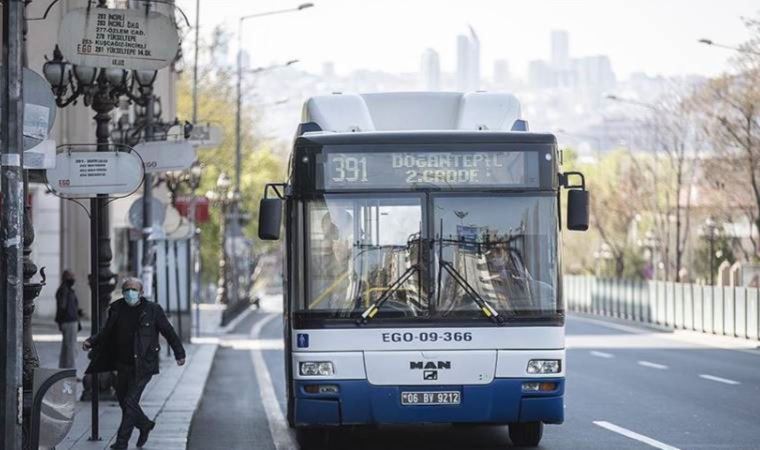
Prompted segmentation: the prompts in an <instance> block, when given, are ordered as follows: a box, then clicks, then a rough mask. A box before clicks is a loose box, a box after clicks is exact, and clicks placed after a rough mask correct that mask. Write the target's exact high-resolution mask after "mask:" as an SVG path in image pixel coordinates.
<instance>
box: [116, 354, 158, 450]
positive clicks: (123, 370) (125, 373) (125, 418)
mask: <svg viewBox="0 0 760 450" xmlns="http://www.w3.org/2000/svg"><path fill="white" fill-rule="evenodd" d="M116 373H117V374H116V398H117V399H119V406H121V424H120V425H119V431H118V433H117V434H116V440H117V441H119V442H128V441H129V437H130V436H131V435H132V429H133V428H134V427H137V428H139V429H143V428H146V427H148V426H149V425H150V424H151V423H152V421H151V420H150V419H148V417H147V416H146V415H145V413H144V412H143V410H142V408H140V397H141V396H142V393H143V391H144V390H145V386H147V385H148V382H149V381H150V379H151V377H152V375H141V376H140V377H139V378H138V377H137V376H136V373H135V368H134V366H124V365H121V364H119V365H118V366H117V372H116Z"/></svg>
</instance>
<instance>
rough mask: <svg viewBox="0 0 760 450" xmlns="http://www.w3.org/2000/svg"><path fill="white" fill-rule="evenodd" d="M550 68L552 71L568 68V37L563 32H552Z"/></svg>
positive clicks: (566, 33)
mask: <svg viewBox="0 0 760 450" xmlns="http://www.w3.org/2000/svg"><path fill="white" fill-rule="evenodd" d="M551 52H552V54H551V61H550V62H551V66H552V69H554V70H568V69H569V68H570V35H569V34H568V32H567V31H565V30H552V33H551Z"/></svg>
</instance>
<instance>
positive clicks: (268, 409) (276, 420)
mask: <svg viewBox="0 0 760 450" xmlns="http://www.w3.org/2000/svg"><path fill="white" fill-rule="evenodd" d="M277 317H279V315H277V314H270V315H268V316H266V317H263V318H261V319H260V320H259V321H258V322H256V325H254V326H253V328H252V329H251V339H253V340H254V341H255V342H256V341H258V340H259V335H260V334H261V329H262V328H264V326H265V325H266V324H268V323H269V322H271V321H272V320H274V319H276V318H277ZM251 359H252V360H253V369H254V371H255V372H256V381H257V382H258V384H259V392H260V393H261V401H262V403H263V404H264V412H265V413H266V415H267V422H268V423H269V434H271V435H272V442H273V443H274V447H275V448H276V449H277V450H293V449H295V448H298V445H297V444H296V442H295V439H294V438H293V435H292V434H291V432H290V430H289V429H288V425H287V421H286V420H285V414H283V413H282V407H280V402H279V401H277V394H276V393H275V392H274V385H272V376H271V375H270V373H269V369H268V368H267V363H266V361H264V356H263V355H262V354H261V347H260V346H255V347H254V348H253V349H252V350H251Z"/></svg>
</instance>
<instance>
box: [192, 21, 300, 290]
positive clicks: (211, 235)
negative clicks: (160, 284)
mask: <svg viewBox="0 0 760 450" xmlns="http://www.w3.org/2000/svg"><path fill="white" fill-rule="evenodd" d="M215 36H216V35H215ZM222 37H223V36H222ZM217 38H218V39H221V38H220V37H219V36H217ZM205 50H206V51H207V52H209V53H213V48H211V49H205ZM199 73H200V76H199V83H198V122H199V123H201V124H206V123H210V124H212V125H215V126H217V127H220V128H221V130H222V142H221V144H220V145H219V146H218V147H217V148H212V149H203V150H200V151H199V152H198V158H199V160H200V162H201V164H202V166H203V178H202V181H201V186H200V188H199V189H198V193H199V194H200V195H204V194H205V193H207V192H209V191H214V190H215V189H216V183H217V179H218V178H219V175H220V174H221V173H222V172H224V173H226V174H227V175H228V176H229V177H230V178H231V179H233V181H234V177H235V111H236V97H235V89H234V78H233V77H232V76H231V74H232V72H231V71H230V69H229V68H225V67H223V66H217V65H215V64H213V63H209V64H208V65H205V66H203V67H202V68H201V69H200V70H199ZM191 83H192V76H191V74H190V73H188V74H187V76H186V77H185V78H182V79H180V80H179V82H178V86H177V115H178V117H180V118H181V119H185V120H190V119H191V117H192V103H193V102H192V96H193V89H192V84H191ZM252 117H254V111H253V108H251V107H250V106H248V107H244V108H243V113H242V121H241V123H242V126H241V129H242V132H241V147H242V171H241V172H242V173H241V189H240V190H241V195H242V202H243V212H247V213H249V214H250V216H251V219H252V220H251V221H250V223H248V224H247V226H246V227H245V233H246V235H247V236H248V237H249V238H253V237H254V236H256V231H257V230H256V228H257V222H258V220H257V219H258V206H259V199H260V198H261V196H262V194H263V191H264V184H265V183H268V182H277V181H282V180H284V179H285V161H283V160H282V158H281V157H280V156H277V155H276V154H275V152H274V151H273V148H272V144H271V143H269V142H265V141H264V140H263V139H261V138H260V137H259V136H258V135H257V130H256V123H255V122H254V120H253V119H252ZM220 218H221V211H220V208H218V207H214V205H212V207H211V219H210V221H209V222H208V223H206V224H203V225H202V226H201V259H202V267H203V269H202V277H203V280H204V282H210V281H215V280H216V279H217V277H218V268H219V264H218V261H219V257H220V250H221V243H220V234H219V231H220ZM265 249H266V247H265V246H263V244H262V242H261V241H258V239H257V238H256V239H254V252H256V253H262V252H263V251H264V250H265Z"/></svg>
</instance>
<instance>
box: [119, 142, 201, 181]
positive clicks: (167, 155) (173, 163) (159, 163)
mask: <svg viewBox="0 0 760 450" xmlns="http://www.w3.org/2000/svg"><path fill="white" fill-rule="evenodd" d="M134 150H135V151H136V152H137V153H138V154H139V155H140V158H142V160H143V163H144V164H145V172H147V173H153V172H170V171H174V170H185V169H187V168H188V167H190V166H191V165H192V164H193V161H195V149H194V148H193V146H192V145H191V144H190V143H189V142H188V141H151V142H142V143H140V144H137V145H136V146H135V147H134Z"/></svg>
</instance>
